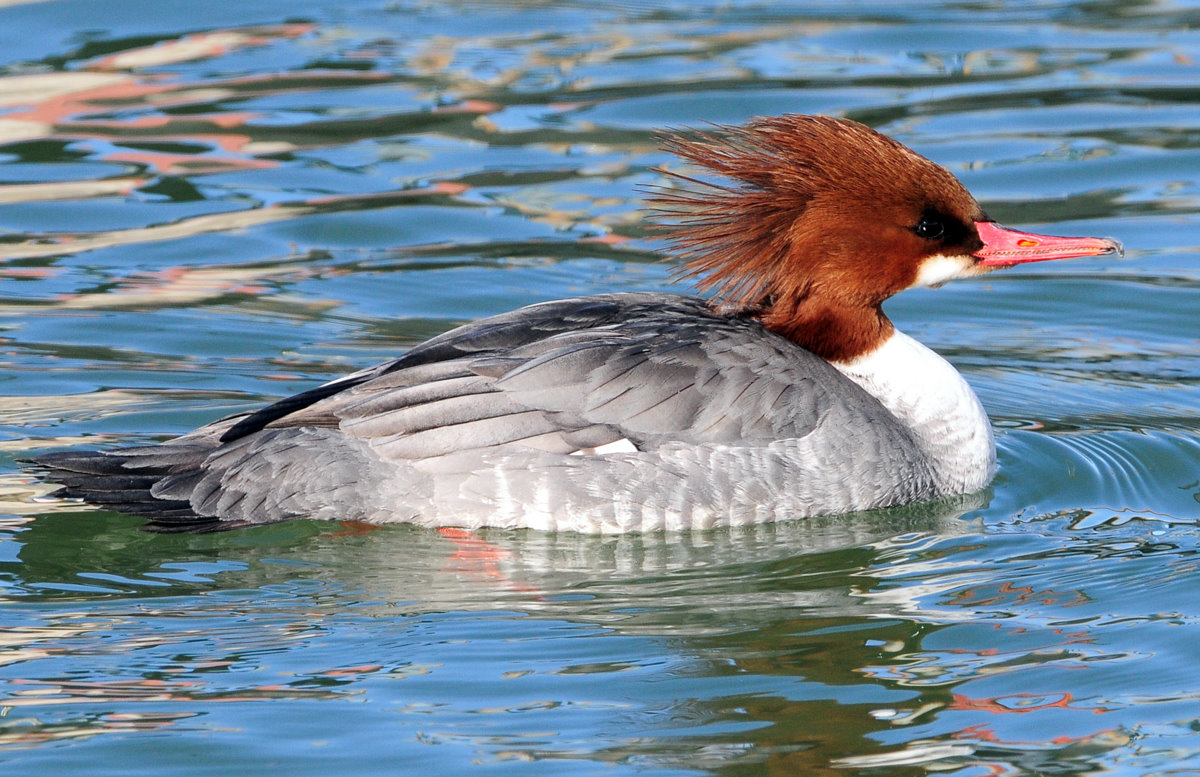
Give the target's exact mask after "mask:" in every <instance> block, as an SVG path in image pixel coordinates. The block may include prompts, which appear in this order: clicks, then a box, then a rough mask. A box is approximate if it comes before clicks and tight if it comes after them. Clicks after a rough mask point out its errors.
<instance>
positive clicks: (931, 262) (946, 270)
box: [913, 254, 975, 288]
mask: <svg viewBox="0 0 1200 777" xmlns="http://www.w3.org/2000/svg"><path fill="white" fill-rule="evenodd" d="M974 266H975V263H974V262H973V261H971V257H969V256H963V255H962V254H959V255H957V256H946V255H945V254H936V255H934V256H931V257H929V258H928V259H926V260H925V261H924V262H921V269H919V270H917V279H916V280H915V281H914V282H913V286H924V287H927V288H937V287H938V286H941V285H942V284H943V283H945V282H946V281H953V280H957V279H958V278H966V277H968V276H971V275H974V273H973V272H971V270H972V269H973V268H974Z"/></svg>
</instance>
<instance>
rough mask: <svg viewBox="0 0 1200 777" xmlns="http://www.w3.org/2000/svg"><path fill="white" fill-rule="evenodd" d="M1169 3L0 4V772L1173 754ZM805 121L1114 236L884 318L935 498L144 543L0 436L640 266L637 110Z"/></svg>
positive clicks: (1194, 517)
mask: <svg viewBox="0 0 1200 777" xmlns="http://www.w3.org/2000/svg"><path fill="white" fill-rule="evenodd" d="M1198 29H1200V5H1197V4H1195V3H1189V2H1169V1H1167V0H1163V1H1162V2H1067V1H1066V0H1061V1H1059V2H1050V1H1046V2H1038V1H1036V0H1031V1H1030V2H1022V3H988V2H945V1H944V0H937V1H935V0H918V1H917V2H908V3H903V4H901V3H885V2H836V3H834V2H817V3H812V2H793V3H786V2H785V3H778V2H777V3H763V4H757V3H750V2H732V3H729V2H721V3H707V2H704V3H677V2H666V1H665V0H664V1H663V2H642V3H605V2H588V3H580V2H566V1H565V0H546V1H545V2H518V1H517V0H510V1H509V2H500V1H499V0H497V1H496V2H439V3H421V2H407V1H405V0H400V1H399V2H382V1H381V0H350V1H349V2H341V3H324V4H322V3H309V4H305V5H300V6H298V5H296V4H295V3H275V2H259V3H250V4H247V3H228V2H221V1H220V0H218V1H217V2H213V1H212V0H205V2H190V1H185V2H174V3H169V4H153V8H151V6H150V5H148V4H145V3H137V2H122V1H120V0H110V1H109V2H105V3H96V2H88V1H87V0H78V1H75V2H72V1H70V0H48V1H47V2H31V3H20V2H9V3H4V4H3V6H2V7H0V41H2V42H3V47H0V51H3V52H4V53H3V54H2V55H0V57H2V59H0V111H2V112H0V230H2V232H0V767H2V768H3V769H4V771H5V774H13V775H16V774H20V775H59V774H106V773H120V774H123V775H131V774H132V775H139V774H147V775H149V774H155V775H157V774H161V773H166V772H169V773H179V774H201V773H204V774H229V773H249V772H253V773H264V774H275V773H278V774H289V775H309V774H312V775H326V774H329V773H331V772H337V773H342V772H347V771H351V772H353V773H355V774H364V775H370V774H395V773H423V774H429V773H438V772H439V771H440V772H443V773H454V774H459V773H469V772H480V773H489V774H502V773H520V774H531V773H536V774H552V775H560V774H608V775H612V774H654V775H685V774H688V775H691V774H729V775H741V774H762V773H769V774H871V775H885V774H886V775H911V774H921V773H926V772H936V773H945V774H954V775H963V776H964V777H967V776H969V777H977V776H979V777H981V776H982V775H997V774H1001V775H1018V774H1099V773H1105V774H1128V775H1147V774H1181V773H1190V772H1192V771H1197V770H1200V733H1198V732H1200V711H1198V710H1200V705H1198V704H1197V701H1198V700H1200V680H1198V679H1197V674H1196V672H1195V664H1196V657H1197V648H1196V645H1197V644H1200V596H1198V595H1197V594H1196V593H1195V589H1196V581H1197V579H1198V578H1200V574H1198V573H1200V569H1198V568H1197V567H1198V566H1200V553H1198V551H1200V537H1198V531H1197V528H1198V525H1200V521H1198V516H1200V505H1198V504H1197V502H1198V501H1200V423H1198V421H1197V416H1198V413H1197V407H1198V404H1200V403H1198V401H1197V396H1198V393H1197V391H1198V388H1200V386H1198V385H1197V384H1198V383H1200V347H1198V346H1200V334H1198V332H1200V328H1198V327H1197V322H1198V321H1200V273H1198V271H1197V248H1196V246H1198V245H1200V217H1198V215H1197V214H1198V211H1200V185H1198V184H1197V180H1198V179H1200V86H1198V84H1200V64H1198V63H1200V33H1198V32H1197V30H1198ZM787 111H792V112H818V113H830V114H835V115H844V116H849V117H851V118H855V119H858V120H860V121H864V122H867V123H869V124H871V125H872V126H874V127H876V128H878V129H880V130H882V131H884V132H887V133H889V134H891V135H893V136H895V137H897V138H898V139H900V140H902V141H903V142H905V143H907V144H909V145H911V146H913V147H915V148H917V149H918V150H919V151H921V152H922V153H924V154H926V155H927V156H929V157H931V158H933V159H935V160H936V161H938V162H940V163H942V164H944V165H946V166H948V167H949V168H950V169H951V170H953V171H954V172H955V173H956V174H957V175H959V176H960V177H961V178H962V180H963V181H964V182H965V183H966V184H967V186H968V187H969V188H970V189H971V190H972V191H973V192H974V193H975V194H976V195H977V196H978V197H979V199H980V201H981V202H982V203H983V204H984V207H985V208H986V209H987V210H988V212H989V213H990V214H991V215H992V216H993V217H995V218H996V219H998V220H1000V221H1002V222H1006V223H1009V224H1011V225H1013V226H1018V227H1023V228H1027V229H1033V230H1044V231H1050V232H1057V233H1062V234H1100V235H1111V236H1113V237H1116V238H1119V239H1121V240H1122V241H1124V243H1125V244H1126V246H1127V249H1128V251H1127V254H1126V256H1125V257H1124V258H1123V259H1118V258H1113V257H1098V258H1095V259H1083V260H1075V261H1071V262H1064V263H1055V264H1050V265H1035V266H1031V267H1028V268H1025V269H1021V270H1015V271H1011V272H1008V273H1005V274H995V275H991V276H988V277H987V278H986V279H982V280H978V281H975V282H962V283H958V284H952V285H950V286H947V287H946V288H943V289H940V290H929V291H919V292H910V293H908V294H905V295H902V296H901V297H899V298H897V299H895V300H893V301H892V302H891V303H889V307H888V311H889V313H890V314H891V315H892V317H893V318H894V320H895V321H896V322H897V324H898V325H899V326H900V327H901V328H903V329H905V330H906V331H908V332H909V333H911V334H913V335H914V336H916V337H918V338H920V339H921V340H923V341H924V342H926V343H928V344H929V345H931V346H932V347H934V348H935V349H937V350H938V351H939V352H941V353H943V354H944V355H946V356H947V358H949V359H950V360H951V361H952V362H954V363H955V365H957V366H958V367H959V369H960V370H961V371H962V372H963V373H964V374H965V375H966V377H967V379H968V380H969V381H970V382H971V383H972V385H973V386H974V387H975V389H976V391H977V392H978V394H979V395H980V398H981V400H982V401H983V403H984V405H985V406H986V407H987V409H988V411H989V413H990V414H991V416H992V418H993V421H994V423H995V426H996V429H997V433H998V444H999V456H1000V474H999V476H998V477H997V479H996V481H995V483H994V484H993V487H992V488H991V489H989V491H988V492H986V493H984V494H981V495H978V496H975V497H971V498H968V499H965V500H962V501H959V502H954V503H942V504H935V505H926V506H922V507H918V508H910V509H904V510H894V511H887V512H882V513H879V514H871V515H862V516H852V517H842V518H836V519H823V520H815V521H798V522H789V523H785V524H780V525H778V526H773V527H761V528H754V529H739V530H726V531H715V532H707V533H696V534H688V535H671V536H660V535H648V536H644V537H641V536H632V537H608V538H596V537H579V536H573V535H562V536H557V535H546V534H539V533H536V532H485V533H483V534H482V535H479V536H474V535H458V534H454V533H438V532H434V531H427V530H421V529H414V528H411V527H403V526H397V527H387V528H384V529H380V530H377V531H371V532H365V533H364V532H361V531H358V530H355V529H352V528H346V527H342V526H340V525H331V524H319V523H315V522H295V523H292V524H288V525H280V526H270V527H264V528H261V529H256V530H252V531H244V532H237V533H229V534H224V535H219V536H199V537H195V536H158V535H150V534H146V533H143V532H140V531H138V528H137V527H138V525H139V522H138V521H137V520H135V519H132V518H128V517H124V516H120V515H116V514H112V513H106V512H102V511H98V510H94V509H91V508H87V507H84V506H81V505H77V504H65V503H62V502H59V501H55V500H52V499H48V498H46V496H45V495H46V493H47V491H48V490H49V489H48V488H47V487H46V486H44V485H42V484H40V483H38V482H37V481H36V480H35V479H34V478H33V477H32V476H31V475H30V474H28V473H27V472H26V471H25V470H23V468H22V466H21V465H20V464H19V462H18V460H19V459H21V458H22V457H25V456H28V455H30V454H32V453H35V452H39V451H45V450H51V449H56V448H64V447H70V446H77V445H89V446H95V445H109V444H120V443H136V442H147V441H154V440H159V439H163V438H164V437H166V436H169V435H172V434H178V433H181V432H184V431H186V430H188V429H190V428H192V427H194V426H196V425H198V424H200V423H203V422H206V421H208V420H212V419H213V418H216V417H218V416H220V415H223V414H226V413H229V412H233V411H237V410H242V409H246V408H250V407H254V406H257V405H259V404H261V403H263V402H267V401H270V400H271V399H273V398H277V397H280V396H283V395H286V394H288V393H292V392H294V391H297V390H301V389H303V388H307V387H310V386H312V385H315V384H316V383H318V382H320V381H322V380H326V379H328V378H331V377H334V376H336V375H338V374H341V373H343V372H345V371H348V370H350V369H353V368H356V367H359V366H363V365H367V364H370V363H372V362H373V361H376V360H380V359H383V358H387V357H389V356H391V355H394V354H396V353H398V352H400V351H402V350H403V349H405V348H407V347H410V346H411V345H413V344H414V343H417V342H419V341H421V340H422V339H424V338H426V337H429V336H431V335H433V334H435V333H437V332H441V331H444V330H445V329H448V328H449V327H451V326H453V325H455V324H458V323H461V322H463V321H466V320H470V319H473V318H476V317H479V316H484V315H488V314H493V313H499V312H502V311H505V310H509V309H511V308H512V307H514V306H517V305H521V304H525V303H529V302H534V301H538V300H543V299H549V298H555V297H561V296H566V295H572V294H581V293H601V292H612V291H626V290H642V289H651V290H653V289H665V288H669V287H671V285H672V284H671V268H670V266H669V265H668V264H664V263H662V262H660V261H659V255H658V253H657V251H658V249H659V248H660V247H659V246H657V245H656V244H655V243H654V242H653V241H652V240H651V239H650V237H649V232H648V230H647V227H646V225H645V222H644V221H643V217H642V213H641V210H640V209H641V204H640V202H639V199H638V198H639V194H638V192H639V190H641V189H644V188H645V187H646V186H647V185H653V184H654V183H655V182H656V181H658V180H659V174H658V173H656V172H655V167H656V166H658V165H663V164H672V161H671V160H670V159H669V158H668V157H667V156H665V155H664V154H663V153H661V152H660V151H659V150H658V149H657V140H656V138H655V132H656V131H657V130H659V129H661V128H663V127H670V126H679V125H697V124H701V123H703V122H741V121H744V120H746V119H748V118H750V117H751V116H755V115H759V114H775V113H782V112H787Z"/></svg>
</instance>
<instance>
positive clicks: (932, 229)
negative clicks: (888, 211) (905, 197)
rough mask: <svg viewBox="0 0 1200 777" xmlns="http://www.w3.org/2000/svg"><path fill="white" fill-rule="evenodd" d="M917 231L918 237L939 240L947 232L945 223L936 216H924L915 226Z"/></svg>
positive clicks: (914, 229)
mask: <svg viewBox="0 0 1200 777" xmlns="http://www.w3.org/2000/svg"><path fill="white" fill-rule="evenodd" d="M913 231H914V232H916V233H917V237H923V238H925V239H926V240H937V239H938V238H940V237H941V236H942V235H944V234H946V225H945V223H944V222H943V221H942V220H941V219H940V218H937V217H936V216H922V217H921V220H920V221H918V222H917V226H916V227H914V228H913Z"/></svg>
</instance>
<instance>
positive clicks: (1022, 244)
mask: <svg viewBox="0 0 1200 777" xmlns="http://www.w3.org/2000/svg"><path fill="white" fill-rule="evenodd" d="M717 130H718V132H717V133H716V134H700V135H697V136H683V135H672V136H669V137H668V138H667V141H666V145H665V147H666V149H667V150H669V151H672V152H674V153H675V154H677V155H679V156H680V157H682V158H684V159H686V160H688V161H691V162H693V163H695V164H697V165H700V166H702V167H705V168H708V169H709V170H712V171H713V172H716V173H719V174H721V175H722V176H724V177H726V178H728V179H731V181H732V185H724V184H721V183H707V182H701V181H698V180H696V179H694V178H690V177H687V176H683V175H680V174H677V173H671V175H673V176H674V177H675V178H676V179H677V180H680V181H682V182H683V184H684V186H683V187H681V188H679V189H665V190H663V191H662V192H660V193H659V194H658V195H657V196H656V197H654V198H653V200H652V202H653V203H654V204H655V205H657V206H658V208H659V209H660V211H661V212H663V213H665V214H666V218H665V219H664V221H665V222H666V223H665V227H666V229H667V230H668V232H669V239H670V240H671V241H672V242H673V243H674V244H675V246H676V248H677V249H678V250H679V252H680V255H681V256H682V258H683V259H684V261H685V263H686V270H685V272H684V274H685V276H687V277H699V278H700V281H699V285H700V287H701V288H702V289H706V290H712V291H714V292H715V294H716V296H717V298H718V299H719V300H720V302H721V303H722V304H723V305H724V306H726V307H732V308H735V309H743V310H750V311H754V312H755V314H756V315H758V316H759V317H760V318H761V320H762V321H763V323H764V324H766V326H767V327H768V328H770V329H772V330H774V331H776V332H778V333H780V334H782V335H784V336H786V337H789V338H791V339H793V340H795V341H796V342H798V343H800V344H801V345H803V346H804V347H806V348H808V349H809V350H812V351H813V352H815V353H817V354H818V355H820V356H823V357H824V358H826V359H829V360H832V361H844V360H848V359H852V358H854V357H855V356H859V355H861V354H863V353H867V352H869V351H871V350H872V349H873V348H874V347H875V346H876V345H878V344H879V343H880V342H881V341H882V339H884V338H886V337H887V336H888V335H889V334H890V333H891V331H892V328H891V323H890V322H889V321H888V320H887V318H886V316H884V314H883V311H882V309H881V305H882V303H883V301H884V300H886V299H887V298H888V297H890V296H892V295H893V294H895V293H897V292H899V291H903V290H904V289H907V288H911V287H913V286H936V285H940V284H941V283H943V282H945V281H948V280H952V279H954V278H960V277H968V276H971V275H978V274H980V273H984V272H987V271H989V270H993V269H996V268H997V267H1002V266H1009V265H1012V264H1018V263H1022V262H1028V261H1040V260H1045V259H1058V258H1065V257H1068V256H1089V255H1096V254H1101V253H1111V252H1114V251H1118V250H1119V249H1120V246H1119V245H1118V244H1116V243H1114V242H1113V241H1107V240H1097V239H1094V238H1054V237H1048V236H1043V235H1033V234H1029V233H1022V232H1015V231H1013V230H1007V229H1004V228H1003V227H999V226H997V225H996V224H995V223H994V222H992V221H991V220H990V219H988V217H987V215H986V214H985V213H984V212H983V209H982V208H981V207H980V206H979V203H977V202H976V201H975V199H974V198H973V197H972V196H971V195H970V193H968V192H967V190H966V189H965V188H964V187H963V185H962V184H961V183H959V182H958V179H956V178H955V177H954V176H953V175H952V174H951V173H950V172H949V171H948V170H946V169H945V168H943V167H941V166H940V165H937V164H934V163H933V162H931V161H929V160H928V159H926V158H924V157H923V156H921V155H919V154H917V153H916V152H914V151H912V150H910V149H908V148H906V147H905V146H903V145H901V144H900V143H897V142H896V141H894V140H892V139H891V138H889V137H887V136H885V135H881V134H880V133H878V132H876V131H874V130H873V129H871V128H869V127H867V126H865V125H862V124H859V123H857V122H854V121H849V120H846V119H835V118H831V117H828V116H799V115H786V116H778V117H771V118H759V119H755V120H753V121H751V122H750V123H749V124H747V125H745V126H743V127H719V128H717Z"/></svg>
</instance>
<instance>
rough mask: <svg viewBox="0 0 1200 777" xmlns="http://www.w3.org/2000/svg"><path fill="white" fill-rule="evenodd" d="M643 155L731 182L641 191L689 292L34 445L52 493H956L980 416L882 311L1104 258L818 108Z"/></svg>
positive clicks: (164, 510)
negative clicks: (65, 443)
mask: <svg viewBox="0 0 1200 777" xmlns="http://www.w3.org/2000/svg"><path fill="white" fill-rule="evenodd" d="M667 148H668V149H669V150H671V151H673V152H675V153H676V154H678V155H679V156H681V157H683V158H684V159H686V160H689V161H691V162H693V163H696V164H698V165H700V166H701V167H704V168H708V169H709V170H711V171H713V172H715V173H718V174H721V175H722V176H724V177H726V178H728V179H731V181H732V183H730V184H729V185H721V184H715V183H704V182H701V181H698V180H696V179H693V178H688V177H685V176H682V175H678V174H672V175H674V177H675V178H676V179H677V180H678V181H681V182H682V184H683V186H682V187H681V188H678V189H664V190H662V191H661V192H659V194H658V195H657V196H656V197H655V198H654V200H653V201H654V202H655V203H656V204H657V205H658V206H659V208H660V209H662V210H663V211H665V212H666V214H667V221H669V222H670V223H669V224H668V225H667V229H668V230H670V238H671V239H672V241H673V242H674V244H675V246H676V247H677V248H678V249H679V251H680V253H681V255H682V258H683V259H684V260H685V262H686V274H687V275H688V276H698V277H702V280H701V281H700V286H701V288H702V289H704V290H710V291H713V292H715V299H716V301H715V302H714V301H710V300H706V299H702V298H700V297H694V296H685V295H675V294H658V293H629V294H605V295H600V296H594V297H580V298H576V299H566V300H560V301H557V302H545V303H542V304H537V305H531V306H529V307H526V308H521V309H520V310H516V311H513V312H511V313H506V314H503V315H499V316H495V317H493V318H488V319H484V320H482V321H477V322H475V323H472V324H467V325H466V326H462V327H459V328H457V329H454V330H451V331H449V332H446V333H445V334H443V335H440V336H438V337H435V338H433V339H432V340H429V341H427V342H425V343H423V344H421V345H419V346H417V347H415V348H413V349H412V350H411V351H409V352H408V353H406V354H405V355H403V356H401V357H400V358H398V359H395V360H393V361H389V362H386V363H384V364H381V365H379V366H376V367H372V368H370V369H366V370H362V371H359V372H355V373H353V374H351V375H347V376H345V377H342V378H339V379H337V380H334V381H331V382H329V383H326V384H324V385H322V386H318V387H317V388H314V389H311V390H309V391H305V392H302V393H300V394H297V395H295V396H292V397H288V398H286V399H283V400H280V401H278V402H276V403H275V404H272V405H269V406H267V407H265V408H262V409H260V410H257V411H255V412H249V413H243V414H240V415H235V416H232V417H229V418H225V419H222V420H219V421H216V422H214V423H212V424H209V425H208V426H204V427H201V428H200V429H197V430H195V431H193V432H191V433H189V434H186V435H183V436H182V437H178V438H175V439H173V440H169V441H167V442H165V443H163V444H161V445H155V446H148V447H136V448H121V449H117V450H112V451H84V452H65V453H53V454H48V455H44V456H41V457H40V458H38V459H37V462H38V463H39V464H41V465H42V466H44V467H46V468H48V469H50V470H51V471H52V474H53V477H54V479H55V480H56V481H57V482H61V483H62V484H64V488H63V489H62V491H61V492H60V493H61V495H63V496H67V497H77V498H81V499H84V500H86V501H88V502H92V503H95V504H98V505H102V506H105V507H109V508H112V509H115V510H119V511H122V512H125V513H131V514H136V515H142V516H146V517H148V518H149V520H150V521H151V525H150V528H153V529H157V530H160V531H213V530H220V529H229V528H234V527H241V526H249V525H254V524H261V523H270V522H275V521H283V520H287V519H289V518H318V519H341V520H359V521H366V522H370V523H394V522H411V523H417V524H422V525H427V526H459V527H467V528H475V527H483V526H499V527H531V528H537V529H551V530H574V531H580V532H626V531H647V530H655V529H693V528H707V527H713V526H723V525H740V524H751V523H762V522H768V521H775V520H780V519H785V518H802V517H809V516H817V515H829V514H838V513H848V512H853V511H859V510H867V509H872V508H881V507H889V506H894V505H902V504H907V503H912V502H918V501H922V500H930V499H936V498H940V497H949V496H953V495H962V494H968V493H971V492H974V491H977V490H979V489H982V488H983V487H984V486H986V485H987V484H988V482H989V481H990V480H991V478H992V475H993V473H994V471H995V466H996V455H995V444H994V442H993V439H992V430H991V425H990V424H989V422H988V418H987V416H986V415H985V414H984V411H983V408H982V407H981V406H980V404H979V400H978V399H976V397H975V394H974V393H973V392H972V391H971V388H970V387H969V386H968V385H967V383H966V381H965V380H963V378H962V376H960V375H959V374H958V373H957V372H956V371H955V370H954V368H953V367H951V366H950V364H949V363H947V362H946V361H945V360H943V359H942V358H941V357H939V356H938V355H937V354H935V353H934V352H933V351H931V350H929V349H928V348H926V347H925V346H923V345H921V344H920V343H918V342H916V341H915V340H913V339H912V338H910V337H907V336H906V335H904V334H902V333H900V332H898V331H896V329H895V328H894V327H893V326H892V323H891V322H890V321H889V320H888V318H887V316H885V315H884V313H883V310H882V308H881V305H882V303H883V301H884V300H886V299H887V298H888V297H891V296H892V295H893V294H895V293H896V292H899V291H903V290H904V289H908V288H912V287H914V286H937V285H940V284H942V283H944V282H946V281H949V280H952V279H955V278H964V277H970V276H974V275H980V274H982V273H985V272H989V271H991V270H994V269H996V268H999V267H1009V266H1011V265H1015V264H1020V263H1023V262H1036V261H1044V260H1047V259H1060V258H1065V257H1073V256H1095V255H1099V254H1109V253H1114V252H1119V251H1120V250H1121V249H1120V245H1119V244H1118V243H1116V242H1115V241H1112V240H1105V239H1097V238H1068V237H1047V236H1043V235H1034V234H1028V233H1024V232H1017V231H1014V230H1010V229H1006V228H1004V227H1001V226H998V225H997V224H996V223H995V222H993V221H991V220H990V219H989V218H988V217H987V216H986V215H985V214H984V212H983V210H982V209H981V208H980V207H979V204H978V203H976V202H975V200H974V199H973V198H972V197H971V195H970V194H968V193H967V191H966V189H964V188H963V186H962V185H961V184H960V183H959V182H958V180H957V179H955V177H954V176H953V175H952V174H951V173H950V172H949V171H947V170H946V169H945V168H942V167H940V166H939V165H936V164H934V163H933V162H931V161H929V160H928V159H925V158H924V157H922V156H920V155H918V154H917V153H915V152H913V151H911V150H910V149H908V148H906V147H904V146H903V145H901V144H900V143H898V142H896V141H894V140H892V139H890V138H888V137H886V136H884V135H881V134H879V133H877V132H875V131H874V130H872V129H870V128H868V127H866V126H863V125H862V124H858V123H856V122H853V121H848V120H844V119H834V118H829V117H824V116H796V115H789V116H780V117H776V118H760V119H756V120H754V121H752V122H750V123H749V124H748V125H746V126H744V127H722V128H719V132H718V133H717V134H716V135H713V134H708V135H705V134H701V135H698V136H691V137H685V136H679V135H676V136H671V137H669V138H668V141H667Z"/></svg>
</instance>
